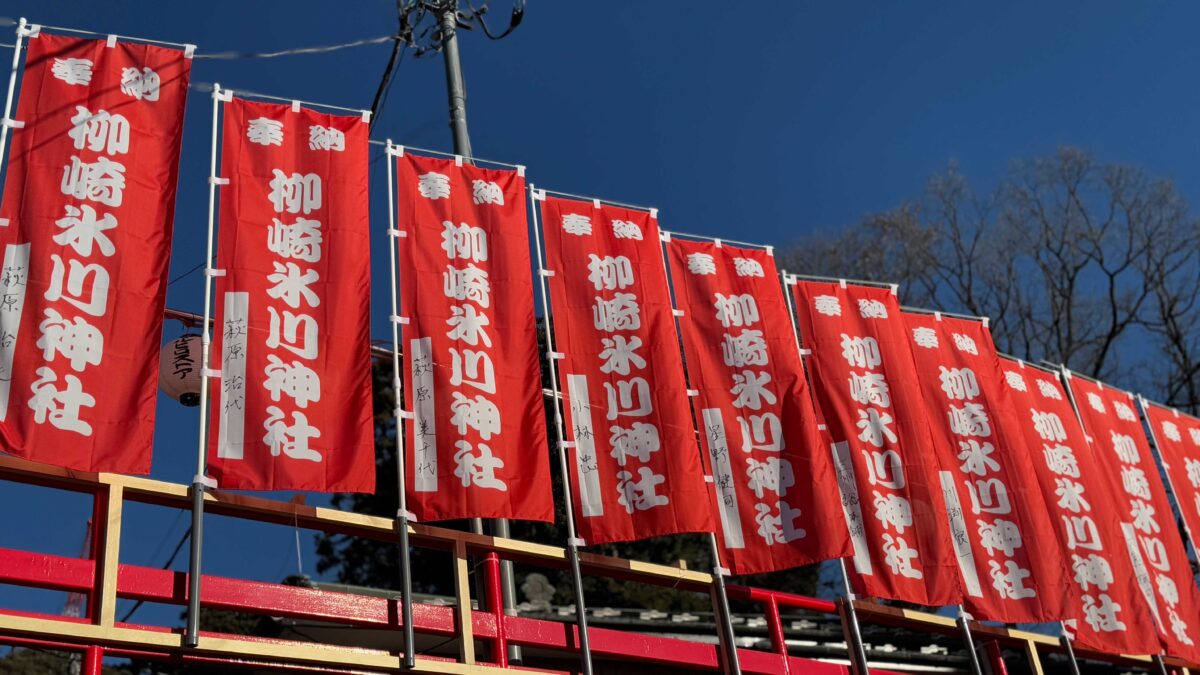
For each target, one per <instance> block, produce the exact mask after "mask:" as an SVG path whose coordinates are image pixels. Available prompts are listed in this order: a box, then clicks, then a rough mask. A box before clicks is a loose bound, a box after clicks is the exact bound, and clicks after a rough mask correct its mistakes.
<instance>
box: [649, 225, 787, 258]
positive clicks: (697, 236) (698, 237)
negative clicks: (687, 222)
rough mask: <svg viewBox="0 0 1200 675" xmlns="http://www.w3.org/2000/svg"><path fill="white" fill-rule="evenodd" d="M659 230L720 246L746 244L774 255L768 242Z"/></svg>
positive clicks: (773, 250) (669, 234) (670, 235)
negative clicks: (757, 242) (758, 242)
mask: <svg viewBox="0 0 1200 675" xmlns="http://www.w3.org/2000/svg"><path fill="white" fill-rule="evenodd" d="M661 232H662V233H663V234H664V235H665V236H668V237H679V238H681V239H696V240H699V241H711V242H713V243H714V244H716V245H717V246H720V245H721V244H733V245H734V246H748V247H750V248H757V249H761V250H764V251H766V252H767V255H770V256H774V255H775V247H774V246H770V245H768V244H755V243H754V242H751V241H738V240H737V239H727V238H725V237H710V236H708V235H706V234H691V233H690V232H676V231H674V230H670V231H668V230H661Z"/></svg>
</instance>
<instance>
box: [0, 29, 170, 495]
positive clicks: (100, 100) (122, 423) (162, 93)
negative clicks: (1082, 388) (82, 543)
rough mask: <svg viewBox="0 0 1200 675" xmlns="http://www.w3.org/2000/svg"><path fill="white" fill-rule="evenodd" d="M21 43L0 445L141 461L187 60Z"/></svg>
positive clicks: (3, 242)
mask: <svg viewBox="0 0 1200 675" xmlns="http://www.w3.org/2000/svg"><path fill="white" fill-rule="evenodd" d="M28 45H29V48H28V51H27V53H26V60H25V76H24V78H23V80H22V85H21V96H20V101H19V103H18V104H17V111H16V119H17V123H18V124H20V125H23V126H19V127H16V128H13V129H12V130H11V132H12V141H13V143H12V156H11V159H10V162H9V166H8V176H7V179H6V181H5V186H4V202H3V205H2V206H0V219H3V220H0V251H2V253H3V256H4V260H3V272H2V273H0V450H4V451H5V452H10V453H13V454H15V455H19V456H21V457H26V458H28V459H32V460H36V461H39V462H46V463H49V464H57V465H59V466H65V467H70V468H73V469H82V470H85V471H115V472H121V473H149V472H150V452H151V446H152V442H153V433H154V404H155V397H156V394H157V392H156V385H157V382H158V349H159V342H160V340H161V337H162V312H163V303H164V300H165V297H166V296H165V292H166V281H167V263H168V259H169V257H170V249H171V224H172V219H173V217H174V210H175V187H176V182H177V178H178V169H179V142H180V138H181V134H182V130H183V110H184V103H185V100H186V97H187V86H188V76H189V74H190V72H191V63H192V62H191V60H190V59H188V58H185V56H184V53H183V52H181V51H178V50H175V49H164V48H162V47H154V46H150V45H144V44H132V43H127V42H121V41H117V42H114V43H113V44H112V45H111V46H109V45H108V44H107V43H106V41H105V40H83V39H79V38H72V37H62V36H58V35H46V34H41V35H36V36H33V37H31V38H30V39H29V43H28ZM135 157H136V160H135V159H134V158H135Z"/></svg>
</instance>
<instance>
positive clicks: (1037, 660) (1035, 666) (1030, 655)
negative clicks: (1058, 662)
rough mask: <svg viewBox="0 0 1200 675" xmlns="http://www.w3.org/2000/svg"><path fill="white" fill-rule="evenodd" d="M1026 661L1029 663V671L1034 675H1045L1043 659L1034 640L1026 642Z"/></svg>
mask: <svg viewBox="0 0 1200 675" xmlns="http://www.w3.org/2000/svg"><path fill="white" fill-rule="evenodd" d="M1025 660H1027V661H1029V671H1030V672H1031V673H1032V674H1033V675H1045V671H1043V670H1042V659H1041V657H1040V656H1038V649H1037V643H1036V642H1034V641H1033V640H1026V641H1025Z"/></svg>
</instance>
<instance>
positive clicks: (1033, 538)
mask: <svg viewBox="0 0 1200 675" xmlns="http://www.w3.org/2000/svg"><path fill="white" fill-rule="evenodd" d="M904 324H905V326H906V327H907V329H908V332H909V337H910V339H911V341H912V342H911V344H912V350H913V357H914V358H915V359H916V362H917V373H918V377H917V380H918V382H920V384H921V388H922V391H923V393H924V397H925V405H926V408H927V412H928V417H929V422H930V425H931V427H932V430H933V447H932V449H933V451H934V453H935V454H936V455H937V460H938V464H939V465H940V466H941V470H940V471H939V472H938V478H939V481H940V484H941V488H942V495H943V498H944V499H945V501H946V506H947V509H948V510H949V511H948V513H949V517H950V531H951V533H952V536H953V538H954V545H955V551H956V553H957V555H958V563H959V570H960V572H961V574H962V590H963V605H964V606H965V607H966V609H967V611H968V612H970V613H971V615H972V616H974V617H975V618H977V619H988V620H991V621H1002V622H1004V623H1039V622H1048V621H1059V620H1062V619H1065V618H1067V612H1068V609H1067V601H1068V595H1069V594H1070V593H1071V592H1073V591H1074V587H1072V586H1069V585H1068V584H1067V578H1066V575H1067V570H1066V565H1065V563H1064V561H1063V556H1062V554H1061V552H1060V550H1059V547H1058V539H1057V537H1056V536H1055V528H1054V522H1053V521H1051V520H1050V516H1049V514H1048V513H1047V511H1046V503H1045V501H1044V499H1043V498H1042V493H1041V491H1040V489H1039V488H1038V482H1037V477H1036V476H1035V475H1034V473H1033V467H1032V466H1031V463H1032V460H1031V458H1030V454H1029V450H1028V446H1026V444H1025V435H1024V433H1023V431H1022V429H1021V424H1020V421H1019V420H1018V418H1017V416H1016V413H1015V411H1014V410H1013V406H1012V400H1011V398H1010V396H1009V394H1008V391H1007V390H1006V389H1005V388H1004V385H1003V384H1002V378H1003V375H1002V373H1001V370H1000V357H999V355H998V354H997V353H996V347H995V345H994V344H993V342H992V333H991V331H990V330H989V329H988V325H987V322H986V321H983V320H969V319H960V318H952V317H948V316H943V315H941V314H918V313H912V312H905V313H904Z"/></svg>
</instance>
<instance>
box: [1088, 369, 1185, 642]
mask: <svg viewBox="0 0 1200 675" xmlns="http://www.w3.org/2000/svg"><path fill="white" fill-rule="evenodd" d="M1068 384H1069V387H1070V393H1071V395H1072V397H1073V399H1074V402H1075V408H1076V410H1077V411H1078V413H1079V417H1080V419H1081V420H1082V422H1083V427H1084V429H1085V430H1086V431H1087V433H1088V435H1089V436H1090V437H1091V441H1092V444H1093V448H1094V450H1095V452H1096V454H1097V455H1098V456H1099V457H1100V458H1101V462H1100V465H1101V466H1102V467H1104V469H1105V472H1104V473H1105V474H1106V476H1107V478H1108V480H1109V489H1110V490H1111V492H1112V494H1113V495H1114V496H1115V499H1113V501H1112V502H1111V503H1110V504H1109V505H1108V508H1107V509H1106V513H1105V516H1106V517H1109V518H1113V519H1116V520H1118V521H1119V523H1120V527H1121V530H1122V532H1123V533H1124V535H1125V541H1126V543H1127V549H1128V551H1129V554H1130V558H1131V560H1132V562H1133V571H1134V575H1135V578H1136V579H1137V581H1138V585H1139V588H1140V589H1141V591H1142V595H1143V596H1145V598H1146V599H1147V602H1148V604H1149V607H1150V611H1151V612H1152V613H1153V614H1154V618H1155V623H1156V624H1157V626H1158V632H1159V638H1160V639H1161V640H1162V643H1163V646H1164V647H1165V649H1166V651H1167V653H1168V654H1171V655H1174V656H1179V657H1181V658H1184V659H1187V660H1188V661H1191V662H1192V663H1200V649H1197V645H1196V640H1197V638H1200V626H1198V625H1197V624H1198V623H1200V590H1198V589H1197V588H1196V583H1195V581H1194V580H1193V579H1192V569H1191V566H1190V565H1189V564H1188V558H1187V554H1186V552H1185V551H1184V548H1183V540H1182V539H1180V537H1179V532H1178V530H1176V529H1175V523H1174V516H1172V514H1171V505H1170V503H1169V502H1168V501H1167V493H1166V490H1165V489H1164V487H1163V484H1162V481H1161V480H1160V479H1159V477H1158V470H1157V469H1156V467H1155V463H1154V457H1153V455H1152V454H1151V453H1150V446H1149V443H1148V442H1147V441H1146V435H1145V432H1144V431H1143V430H1142V422H1141V420H1140V419H1138V414H1137V410H1136V404H1135V403H1134V400H1133V397H1132V396H1130V395H1129V393H1128V392H1124V391H1121V390H1120V389H1113V388H1112V387H1109V386H1106V385H1103V384H1101V383H1099V382H1096V381H1094V380H1089V379H1087V378H1084V377H1079V376H1077V375H1070V376H1069V380H1068Z"/></svg>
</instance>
